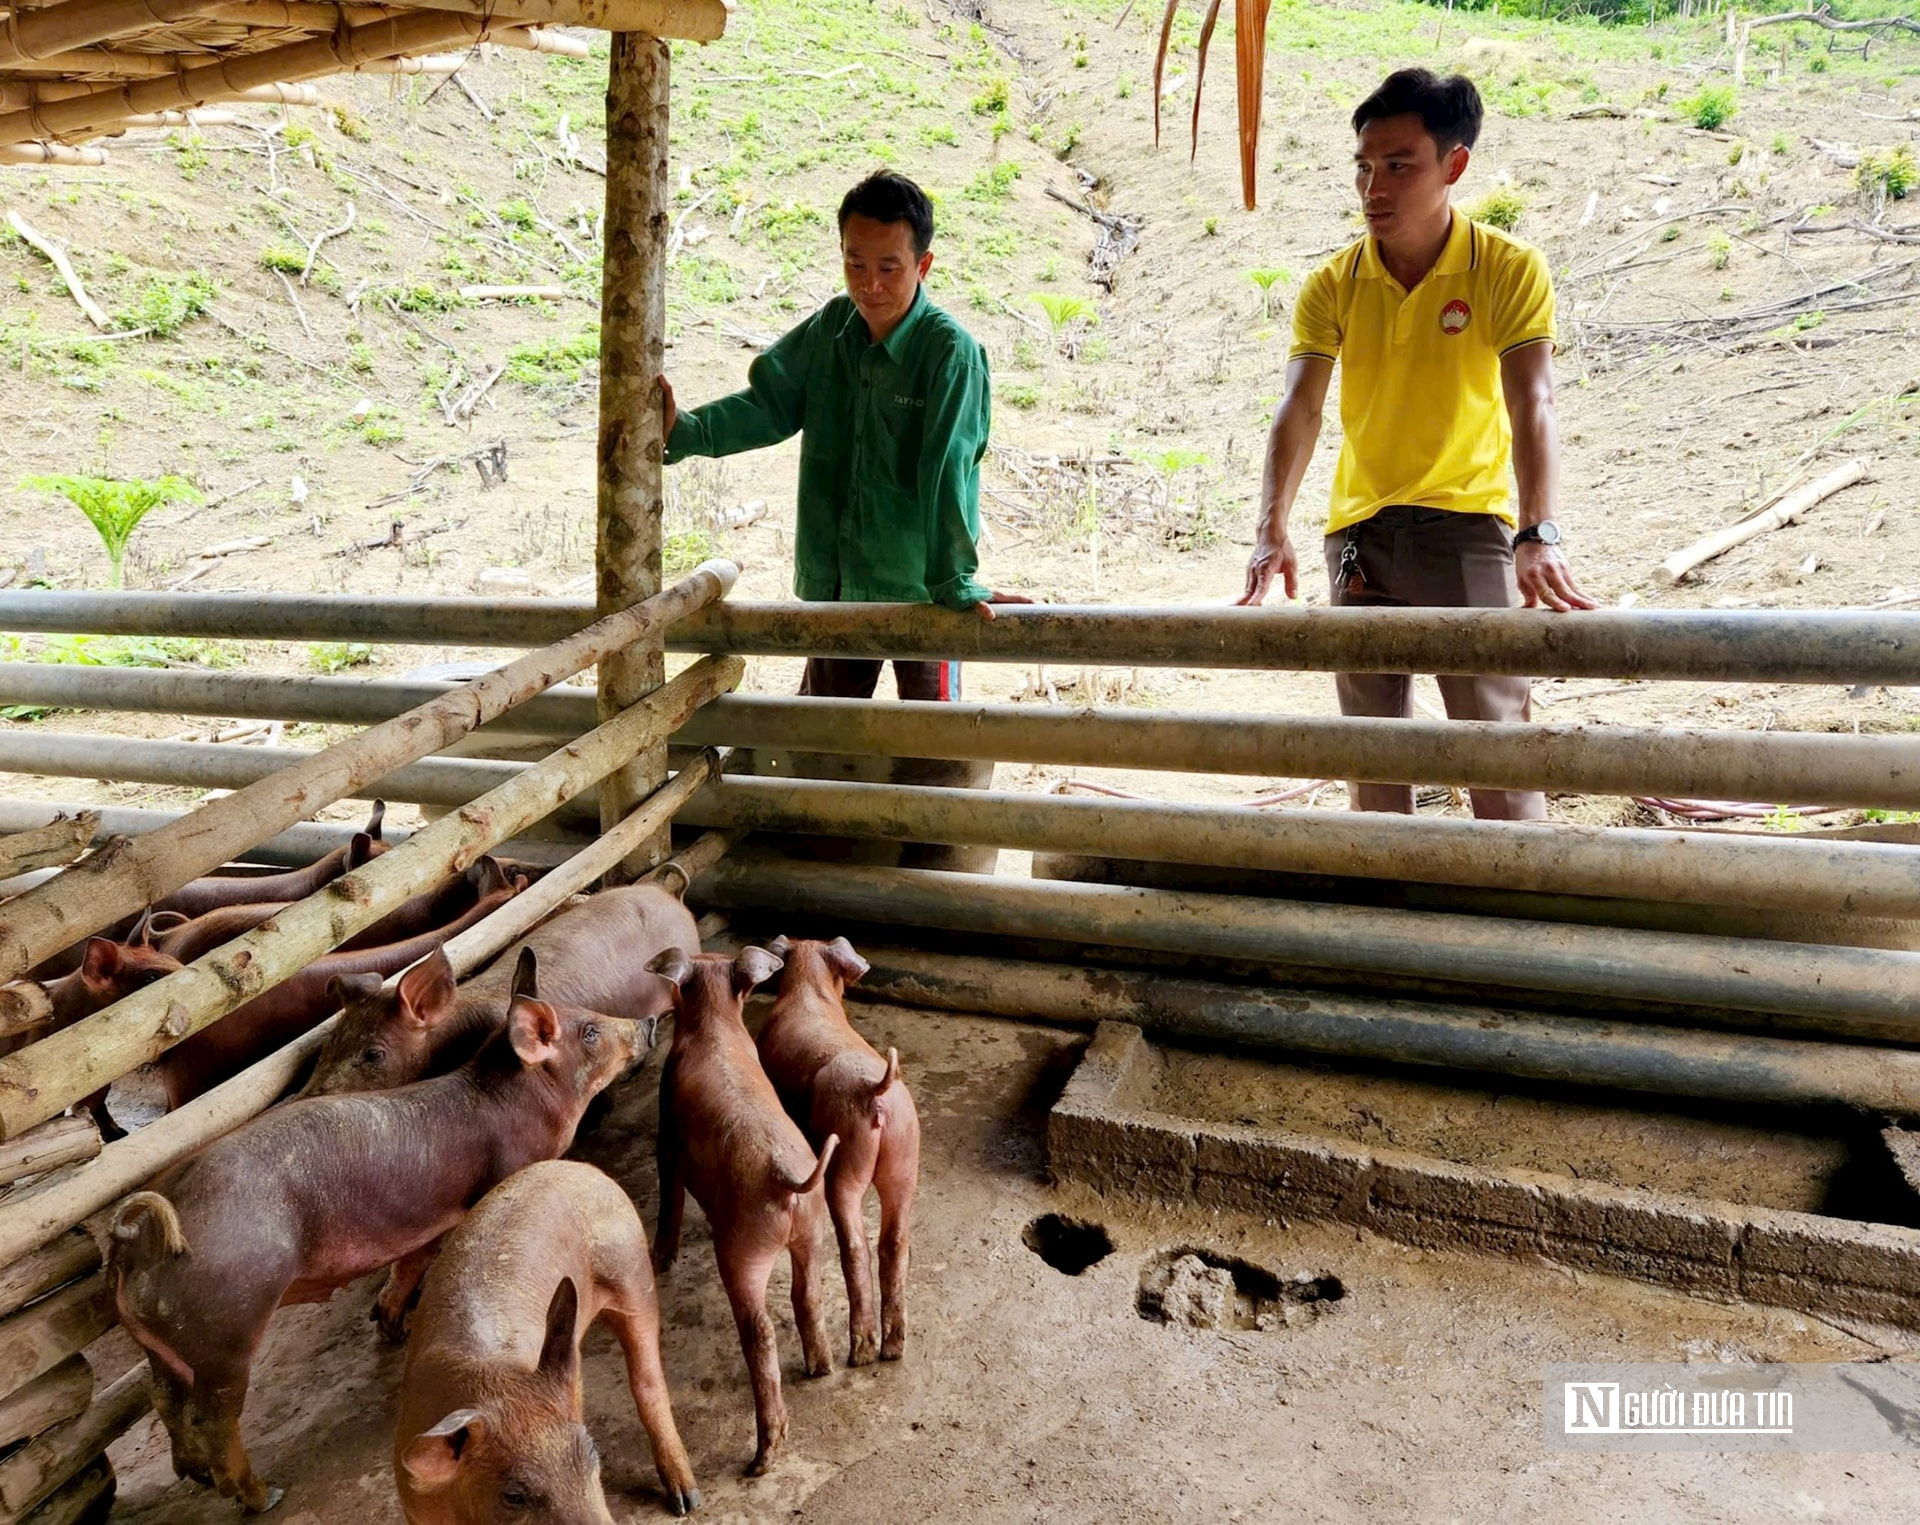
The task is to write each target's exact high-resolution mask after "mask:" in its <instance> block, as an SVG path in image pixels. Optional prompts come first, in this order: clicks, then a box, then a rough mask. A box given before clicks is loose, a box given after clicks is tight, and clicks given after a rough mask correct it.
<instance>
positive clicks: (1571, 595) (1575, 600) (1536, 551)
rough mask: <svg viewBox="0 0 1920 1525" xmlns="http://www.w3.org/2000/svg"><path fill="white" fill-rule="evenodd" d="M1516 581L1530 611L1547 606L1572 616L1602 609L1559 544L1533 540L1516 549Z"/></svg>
mask: <svg viewBox="0 0 1920 1525" xmlns="http://www.w3.org/2000/svg"><path fill="white" fill-rule="evenodd" d="M1513 578H1514V581H1515V582H1517V583H1518V584H1519V585H1520V598H1521V601H1522V602H1523V603H1524V604H1525V605H1526V607H1527V608H1529V609H1537V608H1539V607H1540V606H1541V605H1542V604H1545V605H1546V606H1547V607H1548V608H1549V609H1554V610H1557V611H1558V612H1559V613H1561V614H1570V613H1572V612H1573V611H1574V610H1576V609H1598V608H1599V607H1600V606H1599V604H1597V603H1595V602H1594V600H1593V599H1591V598H1589V597H1588V596H1587V593H1586V590H1585V589H1583V588H1582V587H1581V586H1580V584H1579V583H1578V582H1576V581H1575V580H1574V576H1573V568H1572V567H1570V566H1569V565H1567V558H1566V557H1565V556H1564V555H1562V554H1561V551H1560V547H1559V546H1557V545H1542V544H1541V543H1540V542H1539V541H1537V540H1530V541H1528V542H1527V543H1526V544H1524V545H1519V546H1515V547H1514V551H1513Z"/></svg>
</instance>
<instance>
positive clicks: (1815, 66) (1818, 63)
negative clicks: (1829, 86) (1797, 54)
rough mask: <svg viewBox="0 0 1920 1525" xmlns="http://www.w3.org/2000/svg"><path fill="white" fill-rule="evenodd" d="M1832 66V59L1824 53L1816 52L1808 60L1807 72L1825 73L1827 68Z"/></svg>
mask: <svg viewBox="0 0 1920 1525" xmlns="http://www.w3.org/2000/svg"><path fill="white" fill-rule="evenodd" d="M1832 67H1833V63H1832V60H1831V59H1829V58H1828V57H1827V55H1826V54H1824V53H1816V54H1814V55H1813V57H1811V58H1809V59H1808V60H1807V73H1809V74H1825V73H1826V72H1827V70H1828V69H1830V68H1832Z"/></svg>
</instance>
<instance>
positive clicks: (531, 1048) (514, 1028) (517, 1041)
mask: <svg viewBox="0 0 1920 1525" xmlns="http://www.w3.org/2000/svg"><path fill="white" fill-rule="evenodd" d="M507 1036H508V1037H509V1038H510V1039H512V1041H513V1051H514V1052H515V1053H516V1054H518V1055H519V1056H520V1062H521V1063H522V1064H524V1065H526V1066H527V1068H528V1069H532V1068H534V1067H535V1066H536V1065H542V1064H545V1063H546V1062H547V1061H548V1060H549V1059H551V1058H552V1057H553V1056H554V1054H555V1052H556V1049H555V1047H554V1042H555V1040H556V1039H557V1038H558V1037H559V1036H560V1014H559V1013H558V1012H556V1011H555V1010H554V1009H553V1008H552V1007H551V1006H549V1005H548V1004H547V1003H546V1002H545V1001H533V1000H529V999H527V998H526V997H525V996H519V997H516V998H515V1000H514V1003H513V1005H512V1006H511V1007H509V1008H508V1009H507Z"/></svg>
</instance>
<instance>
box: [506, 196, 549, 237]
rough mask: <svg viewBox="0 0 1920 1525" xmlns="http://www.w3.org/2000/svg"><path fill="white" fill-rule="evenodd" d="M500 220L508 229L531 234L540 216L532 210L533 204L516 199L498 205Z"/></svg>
mask: <svg viewBox="0 0 1920 1525" xmlns="http://www.w3.org/2000/svg"><path fill="white" fill-rule="evenodd" d="M499 216H500V220H501V221H502V222H504V223H505V224H506V225H507V226H508V227H510V228H519V229H521V230H522V231H524V232H531V231H532V230H533V228H534V227H535V225H536V224H537V223H538V222H539V220H540V214H539V213H538V212H536V211H535V210H534V209H533V203H532V202H530V201H522V200H519V199H518V198H516V199H515V200H512V201H505V202H502V203H501V204H500V213H499Z"/></svg>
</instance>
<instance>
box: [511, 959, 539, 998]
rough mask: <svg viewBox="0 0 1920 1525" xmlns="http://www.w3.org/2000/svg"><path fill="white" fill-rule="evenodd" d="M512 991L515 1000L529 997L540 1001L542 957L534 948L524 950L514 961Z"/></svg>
mask: <svg viewBox="0 0 1920 1525" xmlns="http://www.w3.org/2000/svg"><path fill="white" fill-rule="evenodd" d="M510 991H511V994H512V995H513V996H514V997H515V998H518V997H520V996H527V997H529V998H530V999H532V1000H536V1001H537V1000H539V999H540V955H539V954H537V953H535V952H534V951H533V949H532V948H522V949H521V950H520V956H519V957H518V958H517V959H515V960H514V961H513V984H512V986H511V987H510Z"/></svg>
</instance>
